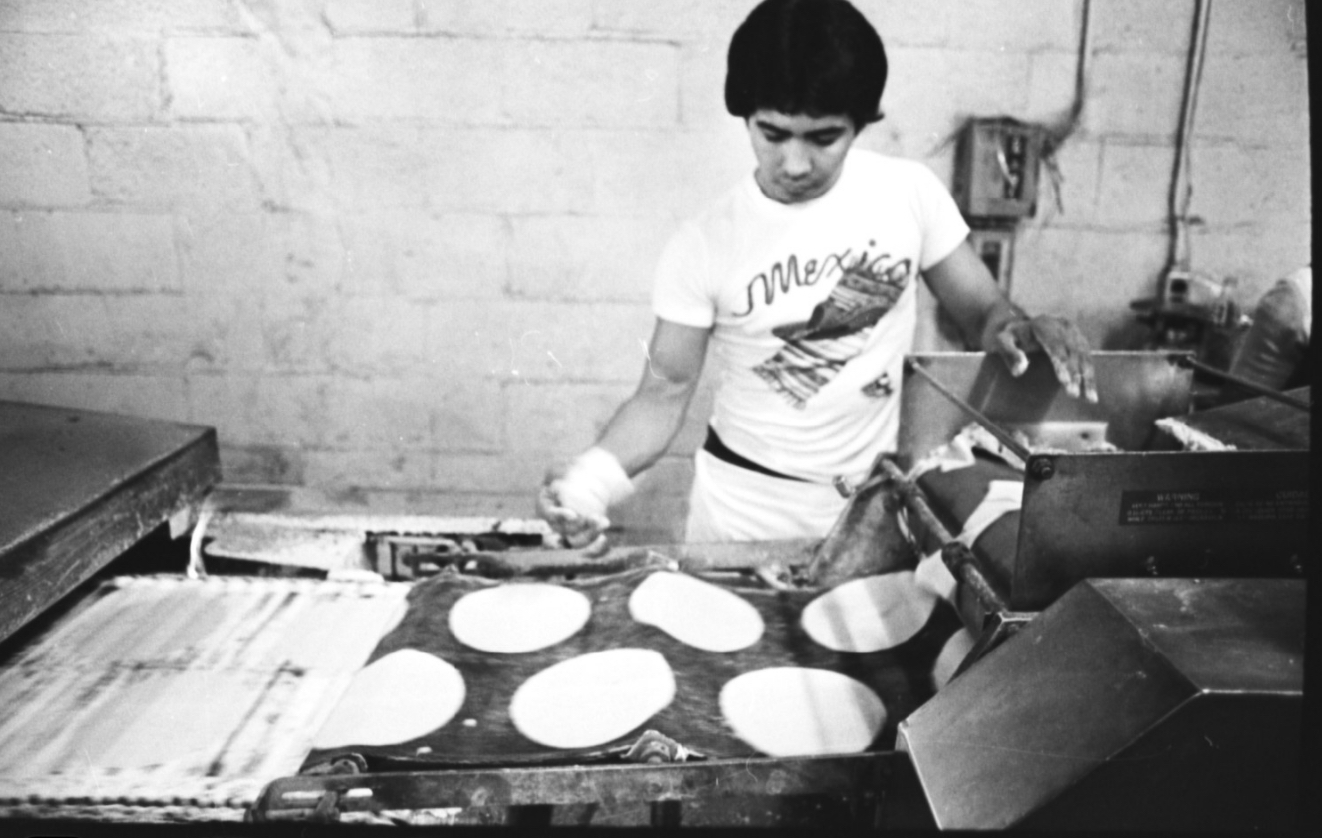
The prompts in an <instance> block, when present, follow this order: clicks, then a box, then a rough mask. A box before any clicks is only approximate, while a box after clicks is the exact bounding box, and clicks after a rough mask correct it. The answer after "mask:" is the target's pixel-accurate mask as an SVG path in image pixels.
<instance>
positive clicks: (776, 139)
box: [762, 131, 790, 143]
mask: <svg viewBox="0 0 1322 838" xmlns="http://www.w3.org/2000/svg"><path fill="white" fill-rule="evenodd" d="M762 136H764V137H766V138H767V142H769V143H783V142H785V141H786V140H787V139H789V136H790V135H789V134H785V133H782V132H780V131H763V132H762Z"/></svg>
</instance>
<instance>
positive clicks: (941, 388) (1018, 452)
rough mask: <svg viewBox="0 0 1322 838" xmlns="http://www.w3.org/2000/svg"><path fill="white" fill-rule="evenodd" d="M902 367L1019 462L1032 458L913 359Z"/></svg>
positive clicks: (1013, 439) (1000, 429)
mask: <svg viewBox="0 0 1322 838" xmlns="http://www.w3.org/2000/svg"><path fill="white" fill-rule="evenodd" d="M904 367H905V369H907V370H910V371H912V372H916V373H918V374H919V375H921V376H922V377H923V378H925V379H927V383H928V384H931V385H932V387H933V389H935V390H936V391H937V392H938V393H940V394H941V395H943V396H945V397H946V398H947V399H948V400H949V401H950V403H951V404H953V405H955V407H958V408H959V409H960V410H962V411H964V413H966V414H968V416H969V417H970V418H972V419H973V420H974V421H975V422H977V423H978V424H979V425H981V426H982V427H984V428H986V429H987V432H988V433H990V434H991V435H992V436H994V437H996V439H997V440H999V441H1000V443H1001V444H1002V445H1004V446H1005V447H1006V448H1009V449H1010V450H1011V451H1013V452H1014V453H1015V456H1017V457H1018V458H1019V459H1020V460H1022V461H1024V462H1025V463H1027V462H1028V458H1029V457H1031V456H1033V452H1031V451H1029V450H1028V448H1027V447H1025V446H1024V444H1023V443H1021V442H1019V440H1017V439H1015V438H1014V437H1013V436H1011V435H1010V434H1009V433H1008V432H1006V430H1005V429H1004V428H1002V427H1001V426H1000V425H997V424H996V423H995V422H993V421H992V420H990V419H988V418H987V417H986V416H985V415H984V414H983V413H982V412H981V411H980V410H978V409H977V408H976V407H974V406H973V405H971V404H969V403H968V402H966V401H964V400H963V399H961V398H960V397H959V396H957V395H955V394H954V393H953V392H951V391H950V389H949V388H948V387H946V385H944V384H942V383H941V382H940V381H938V380H937V379H936V377H935V376H933V375H932V374H931V373H930V372H928V371H927V370H926V369H924V368H923V365H922V364H920V363H918V362H917V361H915V360H914V359H913V358H905V359H904Z"/></svg>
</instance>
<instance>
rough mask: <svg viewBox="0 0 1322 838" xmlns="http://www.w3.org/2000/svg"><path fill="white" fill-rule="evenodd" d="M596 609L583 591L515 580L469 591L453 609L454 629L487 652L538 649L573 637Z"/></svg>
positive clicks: (464, 640)
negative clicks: (593, 609) (593, 608)
mask: <svg viewBox="0 0 1322 838" xmlns="http://www.w3.org/2000/svg"><path fill="white" fill-rule="evenodd" d="M591 614H592V604H591V602H590V601H589V600H588V598H587V597H585V596H583V594H581V593H579V592H578V591H575V590H571V589H569V588H565V587H562V586H560V585H549V584H545V583H542V582H515V583H508V584H504V585H498V586H496V587H493V588H487V589H485V590H480V591H473V592H472V593H470V594H466V595H465V596H464V597H463V598H462V599H460V600H459V601H458V602H456V603H455V604H454V607H453V608H452V609H451V610H450V632H451V633H452V634H453V635H454V636H455V638H456V639H458V640H459V642H460V643H463V644H464V645H465V646H468V647H470V648H473V649H477V650H479V651H482V652H495V653H498V654H518V653H522V652H535V651H537V650H538V649H545V648H547V647H548V646H554V645H555V644H557V643H561V642H563V641H564V640H566V639H568V638H569V637H572V636H573V635H574V634H575V633H576V632H578V630H579V629H581V628H583V626H584V624H586V623H587V621H588V617H590V616H591Z"/></svg>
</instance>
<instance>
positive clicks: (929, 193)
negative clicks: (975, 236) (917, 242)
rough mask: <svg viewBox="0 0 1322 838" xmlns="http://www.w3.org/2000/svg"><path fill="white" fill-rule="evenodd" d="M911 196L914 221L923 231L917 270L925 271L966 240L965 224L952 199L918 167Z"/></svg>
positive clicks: (929, 173)
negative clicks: (912, 196) (915, 218)
mask: <svg viewBox="0 0 1322 838" xmlns="http://www.w3.org/2000/svg"><path fill="white" fill-rule="evenodd" d="M915 169H916V171H917V174H916V176H915V190H914V191H915V195H916V197H917V204H918V206H917V211H918V222H919V225H920V226H921V228H922V231H923V249H922V252H921V253H920V254H919V259H918V268H919V270H924V271H925V270H927V269H928V268H930V267H932V266H933V265H935V264H937V263H938V262H940V261H941V260H942V259H944V258H946V257H947V256H949V255H950V254H951V253H953V252H955V248H956V247H959V245H960V244H961V243H962V242H963V241H964V239H966V238H968V235H969V225H968V224H966V223H965V222H964V216H963V215H961V214H960V212H959V207H958V206H956V205H955V199H954V198H952V197H950V191H949V190H947V189H946V187H945V184H943V183H942V182H941V181H940V179H938V178H937V176H936V175H935V174H934V173H933V172H932V170H931V169H929V168H927V167H926V166H924V165H922V164H916V165H915Z"/></svg>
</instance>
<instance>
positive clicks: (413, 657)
mask: <svg viewBox="0 0 1322 838" xmlns="http://www.w3.org/2000/svg"><path fill="white" fill-rule="evenodd" d="M464 692H465V691H464V677H463V676H462V675H460V674H459V670H457V669H455V668H454V667H453V666H451V665H450V664H449V663H447V662H445V661H443V660H441V659H440V658H438V657H436V656H435V655H429V654H427V653H426V652H419V651H417V650H416V649H400V650H399V651H396V652H391V653H390V654H388V655H386V656H384V657H382V658H379V659H377V660H375V661H373V662H372V663H370V664H368V665H367V666H365V667H363V668H362V669H360V670H358V673H357V674H356V675H354V676H353V680H352V681H350V682H349V688H348V689H347V690H345V692H344V695H343V696H341V697H340V700H339V702H338V703H337V704H336V705H335V709H334V710H332V711H331V714H330V718H328V719H327V720H326V723H325V724H323V725H322V726H321V730H320V731H318V732H317V735H316V737H315V738H314V739H313V741H312V747H314V748H335V747H338V746H340V745H396V744H399V743H400V742H407V741H409V740H410V739H416V738H418V737H419V736H423V735H425V734H428V733H431V732H432V731H433V730H436V729H437V728H440V727H443V726H444V725H445V724H447V723H448V722H449V721H450V719H452V718H454V714H455V713H457V712H459V708H460V706H461V705H463V703H464Z"/></svg>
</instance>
